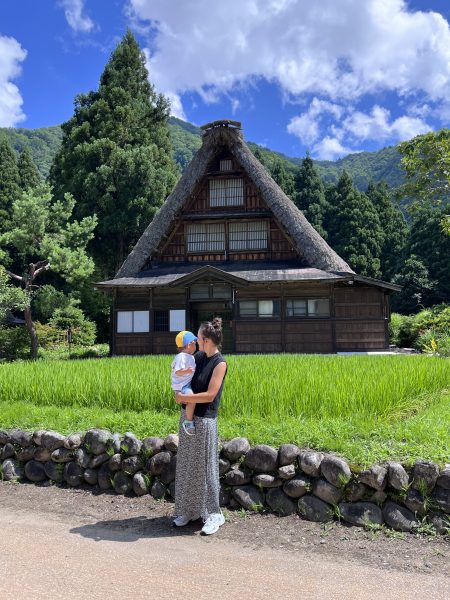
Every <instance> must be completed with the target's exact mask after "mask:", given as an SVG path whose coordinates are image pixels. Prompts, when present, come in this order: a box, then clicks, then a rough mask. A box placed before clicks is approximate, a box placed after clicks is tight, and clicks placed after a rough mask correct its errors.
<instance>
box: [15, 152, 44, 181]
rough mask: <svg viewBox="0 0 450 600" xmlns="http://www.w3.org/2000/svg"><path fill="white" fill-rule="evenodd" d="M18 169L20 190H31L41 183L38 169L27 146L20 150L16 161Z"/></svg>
mask: <svg viewBox="0 0 450 600" xmlns="http://www.w3.org/2000/svg"><path fill="white" fill-rule="evenodd" d="M17 167H18V170H19V180H20V187H21V189H22V190H25V191H26V190H31V189H33V188H35V187H37V186H38V185H39V184H40V183H42V179H41V176H40V175H39V171H38V170H37V168H36V165H35V164H34V161H33V158H32V156H31V152H30V150H29V148H28V146H25V148H24V149H23V150H22V152H21V153H20V155H19V160H18V163H17Z"/></svg>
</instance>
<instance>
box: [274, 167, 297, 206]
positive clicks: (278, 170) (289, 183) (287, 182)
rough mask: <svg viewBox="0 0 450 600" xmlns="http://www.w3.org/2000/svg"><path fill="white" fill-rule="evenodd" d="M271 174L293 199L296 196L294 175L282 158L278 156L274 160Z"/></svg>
mask: <svg viewBox="0 0 450 600" xmlns="http://www.w3.org/2000/svg"><path fill="white" fill-rule="evenodd" d="M270 174H271V176H272V178H273V179H274V180H275V182H276V183H277V184H278V185H279V186H280V188H281V189H282V190H283V192H284V193H285V194H286V196H288V197H289V198H290V199H291V200H293V199H294V196H295V182H294V176H293V174H292V173H290V172H289V171H288V170H287V169H286V167H285V166H284V164H283V162H282V161H281V159H279V158H276V159H275V160H274V162H273V164H272V167H271V169H270Z"/></svg>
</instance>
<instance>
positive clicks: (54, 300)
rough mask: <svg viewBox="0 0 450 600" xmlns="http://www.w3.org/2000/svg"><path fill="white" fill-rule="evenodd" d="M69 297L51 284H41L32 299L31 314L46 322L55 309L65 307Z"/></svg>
mask: <svg viewBox="0 0 450 600" xmlns="http://www.w3.org/2000/svg"><path fill="white" fill-rule="evenodd" d="M69 304H70V298H69V297H68V296H66V295H65V294H64V293H63V292H60V291H59V290H57V289H56V288H54V287H53V286H52V285H43V286H42V287H40V288H39V290H38V291H37V292H36V295H35V297H34V299H33V316H34V318H35V319H36V320H37V321H41V322H42V321H44V322H47V321H48V320H49V319H51V317H52V315H53V313H54V312H55V310H56V309H58V308H61V309H65V308H66V307H67V306H68V305H69Z"/></svg>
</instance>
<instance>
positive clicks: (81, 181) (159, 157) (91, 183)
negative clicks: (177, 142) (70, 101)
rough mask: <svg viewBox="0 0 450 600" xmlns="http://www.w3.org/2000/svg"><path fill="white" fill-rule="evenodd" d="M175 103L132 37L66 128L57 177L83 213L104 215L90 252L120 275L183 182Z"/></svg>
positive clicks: (80, 100)
mask: <svg viewBox="0 0 450 600" xmlns="http://www.w3.org/2000/svg"><path fill="white" fill-rule="evenodd" d="M168 115H169V103H168V101H167V100H166V99H165V98H164V96H162V95H161V94H156V92H155V90H154V87H153V86H152V85H151V84H150V83H149V81H148V72H147V69H146V66H145V56H144V54H143V52H142V51H141V50H140V48H139V45H138V44H137V42H136V40H135V38H134V37H133V35H132V33H131V32H130V31H128V32H127V33H126V34H125V36H124V38H123V39H122V41H121V42H120V44H119V45H118V46H117V48H116V49H115V50H114V52H113V53H112V55H111V58H110V60H109V62H108V63H107V65H106V67H105V69H104V71H103V73H102V75H101V78H100V85H99V88H98V90H97V91H92V92H89V93H88V94H81V95H79V96H77V98H76V99H75V114H74V116H73V117H72V118H71V119H70V120H69V121H68V122H66V123H64V124H63V126H62V129H63V134H64V135H63V142H62V147H61V149H60V151H59V153H58V154H57V156H56V158H55V162H54V165H53V167H52V169H51V173H50V179H51V181H52V183H53V185H54V187H55V190H56V192H57V193H58V194H59V195H61V194H62V193H64V192H71V193H72V194H74V195H75V196H76V198H77V209H76V214H77V215H78V216H81V217H86V216H87V215H91V214H93V213H95V214H97V215H98V220H99V221H98V230H97V235H96V238H95V239H94V241H93V242H92V244H91V246H90V249H91V251H92V252H93V255H94V257H95V259H96V264H97V265H98V266H102V268H103V269H104V270H105V271H106V272H107V273H108V274H109V276H111V275H113V274H114V273H115V272H116V270H117V269H118V268H119V266H120V265H121V264H122V262H123V260H124V259H125V257H126V256H127V255H128V253H129V252H130V250H131V248H132V247H133V245H134V244H135V243H136V242H137V240H138V239H139V237H140V235H141V234H142V233H143V231H144V229H145V228H146V227H147V225H148V224H149V222H150V221H151V220H152V219H153V217H154V215H155V213H156V211H157V210H158V208H159V207H160V206H161V204H162V203H163V201H164V200H165V198H166V197H167V196H168V194H169V192H170V191H171V190H172V188H173V186H174V184H175V182H176V179H177V169H176V166H175V164H174V162H173V159H172V148H171V142H170V136H169V130H168V127H167V121H168Z"/></svg>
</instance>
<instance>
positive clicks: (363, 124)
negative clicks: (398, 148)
mask: <svg viewBox="0 0 450 600" xmlns="http://www.w3.org/2000/svg"><path fill="white" fill-rule="evenodd" d="M389 119H390V112H389V111H388V110H387V109H386V108H383V107H381V106H378V105H375V106H374V107H373V108H372V111H371V113H370V114H365V113H362V112H360V111H355V112H353V113H352V114H351V115H350V116H348V117H347V118H346V119H344V121H343V123H342V129H343V131H345V132H347V133H349V134H351V135H352V136H353V137H354V138H356V139H357V140H375V141H380V142H384V141H386V140H395V141H399V140H405V139H409V138H412V137H414V136H416V135H419V134H421V133H426V132H427V131H430V129H431V127H430V126H429V125H427V123H425V121H423V120H422V119H419V118H418V117H409V116H401V117H398V118H397V119H395V120H394V121H392V122H391V123H390V122H389Z"/></svg>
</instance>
